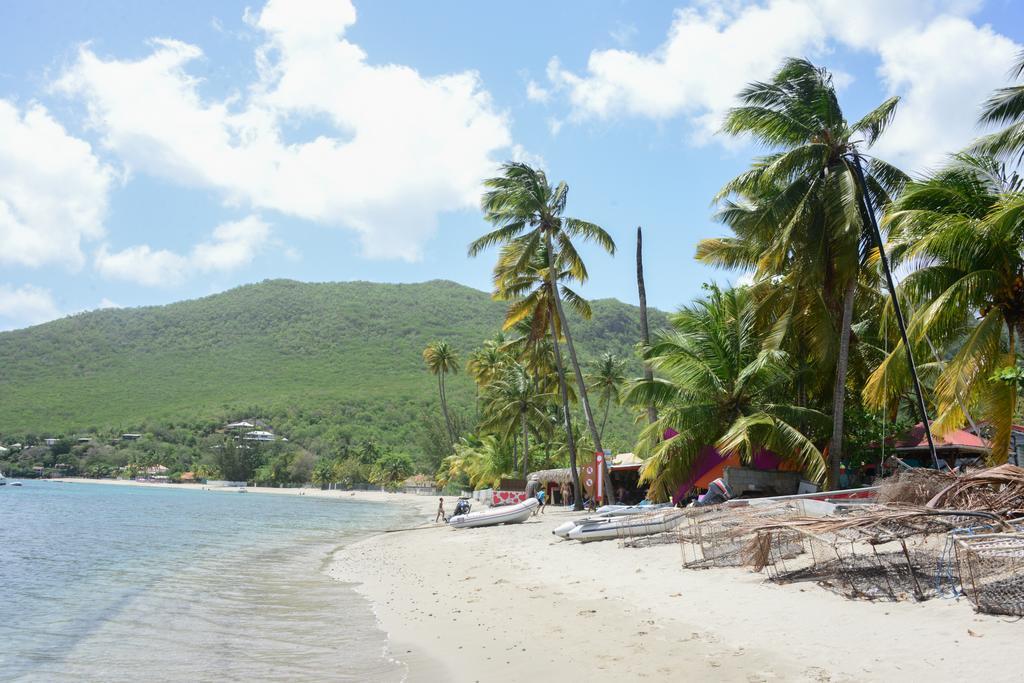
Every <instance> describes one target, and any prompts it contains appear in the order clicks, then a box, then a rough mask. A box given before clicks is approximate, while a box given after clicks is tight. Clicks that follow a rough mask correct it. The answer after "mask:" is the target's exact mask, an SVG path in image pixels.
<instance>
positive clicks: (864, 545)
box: [676, 465, 1024, 614]
mask: <svg viewBox="0 0 1024 683" xmlns="http://www.w3.org/2000/svg"><path fill="white" fill-rule="evenodd" d="M819 505H820V504H819ZM814 512H815V513H816V514H808V510H807V509H806V508H805V507H804V506H802V505H801V504H800V501H790V502H786V503H776V504H767V505H764V504H763V505H750V506H748V507H740V508H730V507H721V506H719V507H715V508H704V509H699V510H694V511H692V512H690V511H688V513H687V514H688V519H687V523H685V524H683V525H681V526H680V527H679V529H678V530H677V532H676V537H677V538H678V539H679V542H680V545H681V547H682V549H683V560H684V566H686V567H690V568H703V567H724V566H741V565H745V566H749V567H751V568H752V569H753V570H754V571H758V572H760V571H766V573H767V574H768V576H769V578H770V580H772V581H774V582H779V583H788V582H793V581H815V582H817V583H818V584H820V585H822V586H823V587H825V588H828V589H830V590H833V591H835V592H838V593H840V594H842V595H845V596H847V597H850V598H859V599H869V600H906V599H913V600H926V599H928V598H930V597H934V596H936V595H960V594H966V595H967V597H968V598H969V599H970V600H971V601H972V602H973V603H974V604H975V606H976V607H977V608H978V609H979V610H984V611H993V612H999V613H1004V614H1024V524H1020V523H1017V521H1016V520H1015V519H1014V518H1015V517H1020V516H1022V514H1024V468H1020V467H1015V466H1012V465H1001V466H999V467H993V468H988V469H981V470H974V471H971V472H968V473H963V474H961V473H955V472H951V471H946V472H940V471H935V470H919V469H912V470H907V471H905V472H902V473H900V474H899V475H898V476H897V477H893V478H892V479H890V480H889V481H887V482H885V483H884V484H883V485H882V488H881V491H880V494H879V499H878V502H877V503H876V504H869V505H857V506H850V507H848V508H846V509H841V510H837V512H836V513H835V514H829V515H825V516H822V514H821V510H820V509H818V510H815V511H814ZM993 534H995V535H996V536H998V539H997V538H996V537H995V536H993ZM986 537H987V539H986Z"/></svg>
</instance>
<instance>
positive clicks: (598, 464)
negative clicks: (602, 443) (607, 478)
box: [594, 453, 604, 501]
mask: <svg viewBox="0 0 1024 683" xmlns="http://www.w3.org/2000/svg"><path fill="white" fill-rule="evenodd" d="M594 469H595V470H596V472H595V474H596V476H597V500H599V501H603V500H604V477H603V476H601V475H603V474H604V453H595V454H594Z"/></svg>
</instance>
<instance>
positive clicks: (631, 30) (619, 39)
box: [608, 23, 637, 46]
mask: <svg viewBox="0 0 1024 683" xmlns="http://www.w3.org/2000/svg"><path fill="white" fill-rule="evenodd" d="M636 34H637V28H636V25H635V24H622V23H620V24H618V25H617V26H616V27H615V28H613V29H612V30H611V31H609V32H608V35H609V36H611V38H612V40H614V41H615V42H616V43H618V44H619V45H623V46H624V45H628V44H629V42H630V41H631V40H633V36H635V35H636Z"/></svg>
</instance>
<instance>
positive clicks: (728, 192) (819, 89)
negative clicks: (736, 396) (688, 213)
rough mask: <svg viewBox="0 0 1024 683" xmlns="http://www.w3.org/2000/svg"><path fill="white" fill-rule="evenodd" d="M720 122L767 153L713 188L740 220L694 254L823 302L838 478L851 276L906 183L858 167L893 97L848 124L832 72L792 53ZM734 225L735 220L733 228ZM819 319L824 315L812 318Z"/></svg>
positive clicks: (864, 268) (876, 163) (870, 256)
mask: <svg viewBox="0 0 1024 683" xmlns="http://www.w3.org/2000/svg"><path fill="white" fill-rule="evenodd" d="M739 97H740V102H741V105H740V106H738V107H735V108H733V109H731V110H730V111H729V113H728V115H727V117H726V120H725V124H724V126H723V129H724V131H725V132H727V133H729V134H731V135H735V136H740V135H743V136H750V137H752V138H753V139H754V140H755V141H757V142H758V143H760V144H761V145H763V146H765V147H768V148H770V149H772V150H773V151H772V152H771V153H770V154H768V155H766V156H764V157H761V158H759V159H757V160H756V161H755V163H754V165H753V167H752V168H751V169H750V170H749V171H746V172H744V173H743V174H741V175H739V176H738V177H736V178H735V179H733V180H732V181H731V182H729V183H728V184H727V185H726V186H725V187H724V188H723V189H722V190H721V192H720V193H719V195H718V199H719V200H728V199H730V198H732V200H731V201H726V202H725V211H726V212H727V213H726V215H727V216H730V217H736V216H734V215H733V214H734V213H736V214H738V215H739V216H740V217H742V218H743V221H742V231H737V236H736V237H735V238H731V239H729V238H727V239H724V240H723V239H718V240H705V241H704V242H702V243H701V245H700V246H699V248H698V258H701V259H702V260H705V261H708V262H711V263H716V264H719V265H726V266H736V265H744V266H747V267H750V268H751V269H752V270H754V271H755V273H756V274H757V276H758V277H759V279H767V278H771V277H773V276H781V277H786V276H787V274H788V275H790V276H791V277H793V278H796V279H797V280H798V281H797V282H794V283H793V284H794V285H796V286H795V287H793V288H792V289H793V290H796V289H800V288H802V287H803V286H806V285H807V284H808V283H809V282H815V283H817V284H818V287H817V288H815V289H812V290H810V291H811V292H812V293H813V294H814V296H817V295H818V293H819V292H820V305H818V307H819V308H820V311H821V313H824V314H825V316H826V319H827V320H828V321H829V322H830V326H831V328H832V332H831V336H834V337H835V338H836V340H837V344H836V351H835V366H834V378H835V379H834V382H833V384H832V413H833V415H832V417H833V427H832V438H831V440H830V442H829V475H830V476H829V483H830V484H832V485H834V484H835V482H836V481H837V480H838V475H839V464H840V460H841V458H842V444H843V417H844V407H845V395H846V379H847V371H848V368H849V358H850V330H851V324H852V322H853V313H854V303H855V297H856V294H857V289H858V283H860V282H862V281H863V280H864V279H866V278H870V277H871V276H872V274H873V272H874V271H873V269H872V268H870V267H869V266H873V264H874V261H875V259H876V258H877V257H878V256H879V253H878V250H877V248H876V244H875V242H876V239H875V236H874V235H873V231H872V226H873V211H874V210H875V209H876V208H877V209H880V208H882V207H884V206H886V205H887V204H888V203H889V202H890V200H891V197H892V196H893V194H895V193H896V192H898V190H899V189H900V188H901V187H902V185H903V184H904V183H905V182H906V176H905V175H904V174H903V173H902V172H901V171H899V170H898V169H896V168H895V167H893V166H891V165H889V164H887V163H885V162H883V161H882V160H880V159H877V158H873V159H871V161H870V164H869V165H868V170H867V172H866V173H862V172H861V168H862V167H861V147H865V148H866V147H870V146H871V145H873V144H874V143H875V142H876V141H877V140H878V138H879V137H880V136H881V135H882V133H883V132H884V131H885V128H886V126H887V125H888V123H889V122H890V121H891V120H892V117H893V115H894V114H895V111H896V105H897V102H898V98H895V97H893V98H890V99H888V100H886V101H885V102H883V103H882V104H881V105H879V106H878V107H877V108H875V109H874V110H872V111H870V112H869V113H868V114H866V115H865V116H864V117H863V118H861V119H860V120H859V121H857V122H855V123H853V124H850V123H848V122H847V121H846V118H845V117H844V115H843V111H842V109H841V107H840V105H839V100H838V98H837V97H836V93H835V88H834V86H833V84H832V77H831V75H830V74H829V73H828V71H826V70H825V69H821V68H818V67H816V66H814V65H813V64H811V63H810V62H808V61H806V60H802V59H789V60H787V61H786V62H784V63H783V65H782V67H781V68H780V69H779V71H777V72H776V74H775V75H774V76H773V78H772V79H771V80H770V81H769V82H767V83H752V84H750V85H749V86H747V88H746V89H744V90H743V91H742V92H741V93H740V96H739ZM734 227H735V226H734ZM818 317H819V319H820V318H821V317H822V316H820V315H819V316H818Z"/></svg>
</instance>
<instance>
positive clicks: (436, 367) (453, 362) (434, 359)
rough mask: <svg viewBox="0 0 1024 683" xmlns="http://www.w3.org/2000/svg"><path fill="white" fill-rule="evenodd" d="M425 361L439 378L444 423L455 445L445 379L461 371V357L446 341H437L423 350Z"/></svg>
mask: <svg viewBox="0 0 1024 683" xmlns="http://www.w3.org/2000/svg"><path fill="white" fill-rule="evenodd" d="M423 361H424V362H425V363H426V364H427V369H428V370H430V372H431V374H433V375H435V376H436V377H437V391H438V393H439V394H440V396H441V412H442V413H443V414H444V423H445V426H446V427H447V428H448V440H449V442H450V443H451V444H454V443H455V429H454V427H453V426H452V419H451V415H450V414H449V412H448V397H447V395H446V393H445V386H444V379H445V376H446V375H447V374H448V373H449V372H450V373H452V374H453V375H454V374H456V373H457V372H458V371H459V357H458V354H456V353H455V349H454V348H452V346H451V345H450V344H449V343H448V342H446V341H435V342H431V343H430V344H427V348H425V349H423Z"/></svg>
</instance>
